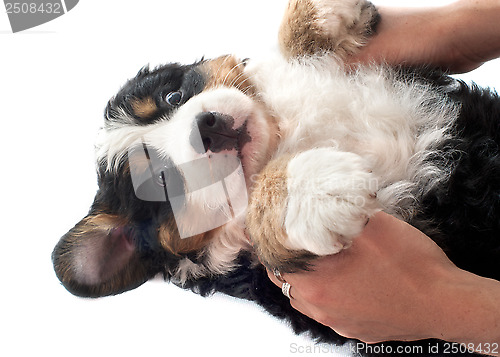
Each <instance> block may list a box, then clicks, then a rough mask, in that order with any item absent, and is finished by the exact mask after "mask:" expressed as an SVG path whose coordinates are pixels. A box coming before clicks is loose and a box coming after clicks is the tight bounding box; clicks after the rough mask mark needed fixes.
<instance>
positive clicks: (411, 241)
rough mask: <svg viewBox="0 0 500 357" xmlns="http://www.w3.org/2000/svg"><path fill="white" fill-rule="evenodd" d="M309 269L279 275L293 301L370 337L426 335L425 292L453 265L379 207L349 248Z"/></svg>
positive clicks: (349, 333)
mask: <svg viewBox="0 0 500 357" xmlns="http://www.w3.org/2000/svg"><path fill="white" fill-rule="evenodd" d="M409 233H411V234H409ZM313 269H314V271H308V272H299V273H295V274H285V275H284V278H285V280H286V281H287V282H288V283H290V284H291V286H292V288H291V290H290V294H291V296H292V299H291V300H290V303H291V304H292V306H293V307H294V308H295V309H297V310H299V311H301V312H302V313H304V314H305V315H308V316H309V317H311V318H313V319H315V320H317V321H318V322H320V323H322V324H324V325H327V326H329V327H331V328H332V329H334V330H335V331H336V332H337V333H339V334H340V335H343V336H345V337H349V338H357V339H360V340H362V341H365V342H368V343H374V342H380V341H386V340H416V339H424V338H430V337H431V336H430V332H429V324H430V323H432V321H429V320H428V317H427V315H425V316H424V315H422V314H421V311H425V310H429V305H428V304H429V301H428V295H426V294H427V293H428V292H429V290H430V289H432V288H433V287H432V281H435V280H436V278H439V277H440V276H444V275H445V273H446V272H447V271H448V270H450V269H455V267H454V265H453V264H452V263H451V262H450V261H449V260H448V258H447V257H446V255H445V254H444V253H443V252H442V250H441V249H440V248H439V247H438V246H437V245H436V244H435V243H434V242H432V241H431V240H430V239H429V238H427V237H426V236H425V235H423V234H422V233H421V232H419V231H418V230H416V229H414V228H412V227H410V226H408V225H407V224H406V223H404V222H402V221H399V220H397V219H396V218H394V217H392V216H389V215H387V214H385V213H378V214H376V215H375V216H374V217H373V218H372V219H370V222H369V223H368V225H367V227H366V229H365V230H364V232H363V233H362V235H361V236H359V237H357V238H356V239H355V241H354V244H353V246H352V247H351V248H349V249H347V250H344V251H342V252H341V253H339V254H336V255H332V256H327V257H323V258H320V259H318V260H317V261H315V264H314V267H313ZM269 277H270V278H271V280H273V282H274V283H275V284H276V285H278V286H281V283H280V282H279V281H278V280H277V279H276V277H274V275H273V274H272V273H270V274H269Z"/></svg>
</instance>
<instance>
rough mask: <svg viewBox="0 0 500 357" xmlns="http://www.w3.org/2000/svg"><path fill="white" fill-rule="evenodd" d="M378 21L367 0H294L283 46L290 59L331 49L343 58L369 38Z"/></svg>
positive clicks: (282, 34)
mask: <svg viewBox="0 0 500 357" xmlns="http://www.w3.org/2000/svg"><path fill="white" fill-rule="evenodd" d="M378 21H379V15H378V12H377V10H376V8H375V6H373V5H372V4H371V3H370V2H369V1H366V0H290V2H289V4H288V8H287V10H286V12H285V16H284V18H283V22H282V24H281V27H280V32H279V42H280V48H281V51H282V53H283V54H284V55H285V57H287V58H292V57H302V56H306V55H314V54H321V53H325V52H329V53H331V54H333V55H335V56H336V57H337V58H339V59H340V60H342V59H344V58H345V57H346V56H347V55H349V54H353V53H355V52H356V51H357V50H358V48H359V47H361V46H363V45H364V44H365V43H366V42H367V41H368V38H369V37H370V35H371V34H372V33H373V32H374V30H375V27H376V25H377V23H378Z"/></svg>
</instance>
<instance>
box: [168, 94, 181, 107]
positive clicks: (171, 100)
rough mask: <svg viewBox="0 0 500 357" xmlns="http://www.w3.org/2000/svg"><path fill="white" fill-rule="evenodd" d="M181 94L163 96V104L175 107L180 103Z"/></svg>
mask: <svg viewBox="0 0 500 357" xmlns="http://www.w3.org/2000/svg"><path fill="white" fill-rule="evenodd" d="M181 100H182V92H170V93H168V94H167V95H166V96H165V102H167V103H168V104H169V105H171V106H172V107H176V106H178V105H179V104H180V103H181Z"/></svg>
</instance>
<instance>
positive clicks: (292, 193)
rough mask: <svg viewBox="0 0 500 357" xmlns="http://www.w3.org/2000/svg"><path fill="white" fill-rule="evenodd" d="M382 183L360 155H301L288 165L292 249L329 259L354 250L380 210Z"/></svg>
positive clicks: (327, 151) (324, 152) (328, 151)
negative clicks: (379, 187)
mask: <svg viewBox="0 0 500 357" xmlns="http://www.w3.org/2000/svg"><path fill="white" fill-rule="evenodd" d="M377 185H378V184H377V180H376V179H375V178H374V177H373V176H372V174H371V172H370V171H369V169H368V168H367V167H366V165H365V163H364V161H363V160H362V158H361V157H359V156H358V155H355V154H352V153H347V152H339V151H337V150H335V149H330V148H319V149H314V150H309V151H306V152H304V153H302V154H300V155H298V156H296V157H295V158H294V159H292V160H291V161H290V163H289V165H288V185H287V186H288V202H287V208H286V217H285V229H286V233H287V240H286V244H285V245H286V246H287V248H289V249H292V250H305V251H308V252H311V253H313V254H316V255H328V254H335V253H338V252H339V251H341V250H342V249H345V248H347V247H349V246H350V245H351V243H352V239H353V238H354V237H355V236H357V235H359V234H360V233H361V231H362V230H363V229H364V227H365V225H366V223H367V221H368V218H369V217H370V216H372V215H373V214H374V213H375V212H376V211H378V210H380V208H379V204H378V202H377V198H376V190H377Z"/></svg>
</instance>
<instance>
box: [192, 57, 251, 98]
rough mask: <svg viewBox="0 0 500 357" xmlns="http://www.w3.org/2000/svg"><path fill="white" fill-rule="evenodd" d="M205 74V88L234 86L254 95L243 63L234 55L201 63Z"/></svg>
mask: <svg viewBox="0 0 500 357" xmlns="http://www.w3.org/2000/svg"><path fill="white" fill-rule="evenodd" d="M201 68H202V70H204V71H205V73H206V74H207V77H208V78H207V82H206V86H205V88H207V89H210V88H217V87H235V88H237V89H239V90H241V91H242V92H243V93H245V94H248V95H254V94H255V91H254V87H253V85H252V83H251V81H250V78H249V77H248V76H247V75H246V74H245V71H244V68H245V65H244V64H243V62H241V61H239V60H238V59H237V58H236V57H234V56H222V57H219V58H216V59H213V60H209V61H207V62H205V63H203V64H202V65H201Z"/></svg>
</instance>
